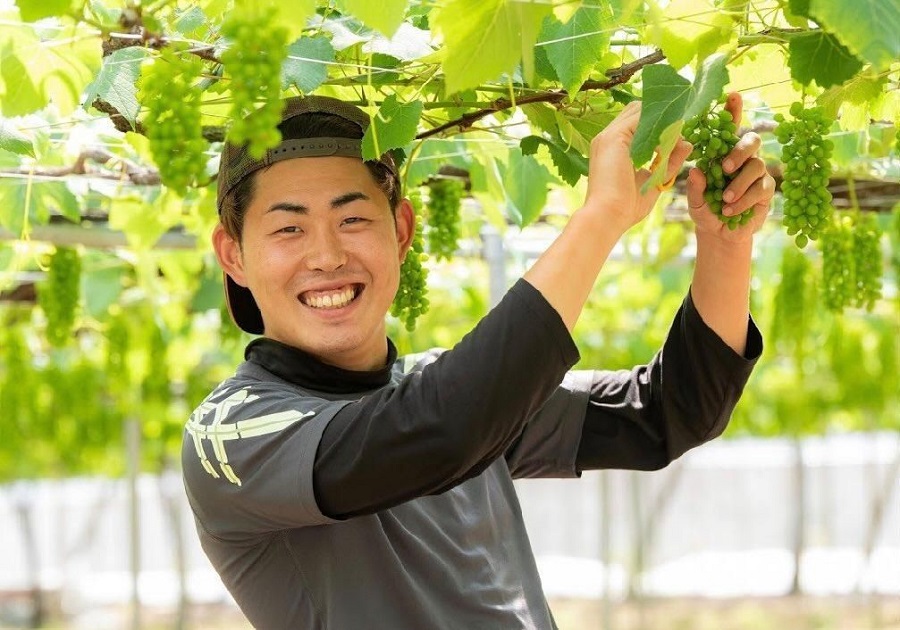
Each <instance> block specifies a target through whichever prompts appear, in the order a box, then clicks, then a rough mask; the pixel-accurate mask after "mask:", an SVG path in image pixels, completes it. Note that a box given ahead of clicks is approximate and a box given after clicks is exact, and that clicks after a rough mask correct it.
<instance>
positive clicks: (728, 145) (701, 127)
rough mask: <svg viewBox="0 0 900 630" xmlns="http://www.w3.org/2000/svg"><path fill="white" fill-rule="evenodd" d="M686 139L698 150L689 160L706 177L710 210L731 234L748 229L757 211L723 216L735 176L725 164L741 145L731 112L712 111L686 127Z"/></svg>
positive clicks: (709, 110)
mask: <svg viewBox="0 0 900 630" xmlns="http://www.w3.org/2000/svg"><path fill="white" fill-rule="evenodd" d="M724 102H725V96H724V95H723V96H721V97H720V98H719V100H718V103H719V104H721V103H724ZM683 134H684V137H685V138H686V139H687V140H688V142H690V143H691V144H692V145H694V149H693V150H692V151H691V154H690V155H689V156H688V159H690V160H696V162H697V168H699V169H700V170H701V171H703V175H705V176H706V191H705V192H704V193H703V197H704V199H705V200H706V203H707V205H709V209H710V210H712V212H713V213H714V214H715V215H716V216H717V217H719V220H720V221H722V223H724V224H725V225H727V226H728V229H729V230H734V229H737V228H738V227H739V226H741V225H744V224H745V223H747V221H749V220H750V218H751V217H752V216H753V208H747V209H746V210H744V211H743V212H741V213H740V214H734V215H731V216H726V215H724V214H723V213H722V209H723V208H724V207H725V204H726V202H725V201H724V200H723V198H722V195H723V193H724V191H725V188H726V187H727V186H728V184H730V183H731V180H732V179H734V174H729V173H726V172H725V171H724V170H723V169H722V160H724V159H725V156H727V155H728V154H729V153H730V152H731V150H732V149H733V148H734V145H736V144H737V142H738V136H737V125H736V124H735V122H734V119H733V118H732V116H731V112H729V111H727V110H725V109H720V110H716V109H715V108H713V107H711V108H708V109H706V110H704V111H702V112H701V113H699V114H697V115H696V116H694V117H693V118H690V119H688V120H687V121H685V123H684V131H683Z"/></svg>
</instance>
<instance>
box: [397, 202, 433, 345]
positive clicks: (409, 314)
mask: <svg viewBox="0 0 900 630" xmlns="http://www.w3.org/2000/svg"><path fill="white" fill-rule="evenodd" d="M409 200H410V202H411V203H412V206H413V209H414V210H415V220H416V224H415V234H413V240H412V246H411V247H410V250H409V251H408V252H407V253H406V258H404V259H403V264H402V265H401V267H400V286H399V288H398V289H397V295H396V296H395V297H394V302H393V304H392V305H391V315H393V316H394V317H397V318H399V319H400V320H401V321H403V323H404V325H405V326H406V329H407V330H409V331H412V330H415V328H416V319H417V318H418V317H419V315H423V314H424V313H426V312H427V311H428V298H427V297H426V295H427V292H428V270H427V269H426V268H425V267H423V266H422V262H423V261H424V260H426V259H427V258H428V254H426V253H425V247H424V244H423V242H422V241H423V239H422V224H423V221H422V196H421V193H419V191H417V190H416V191H411V192H410V193H409Z"/></svg>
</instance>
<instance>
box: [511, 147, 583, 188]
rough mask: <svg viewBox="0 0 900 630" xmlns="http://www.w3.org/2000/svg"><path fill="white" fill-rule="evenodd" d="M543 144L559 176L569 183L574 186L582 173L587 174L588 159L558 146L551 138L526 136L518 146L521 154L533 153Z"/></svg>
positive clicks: (576, 152)
mask: <svg viewBox="0 0 900 630" xmlns="http://www.w3.org/2000/svg"><path fill="white" fill-rule="evenodd" d="M542 144H543V145H544V146H545V147H547V149H549V151H550V159H551V160H553V165H554V166H555V167H556V171H557V172H558V173H559V176H560V177H562V178H563V180H564V181H565V182H566V183H567V184H568V185H569V186H574V185H575V184H577V183H578V180H579V179H581V176H582V175H587V174H588V159H587V158H586V157H584V156H583V155H581V154H580V153H578V151H574V150H573V149H571V148H568V149H567V148H566V147H563V146H560V145H559V144H557V143H556V142H554V141H552V140H548V139H546V138H541V137H540V136H526V137H524V138H522V140H521V142H520V143H519V147H520V148H521V149H522V154H523V155H534V154H535V153H537V150H538V147H539V146H540V145H542Z"/></svg>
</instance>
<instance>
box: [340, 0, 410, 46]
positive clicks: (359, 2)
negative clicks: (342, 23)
mask: <svg viewBox="0 0 900 630" xmlns="http://www.w3.org/2000/svg"><path fill="white" fill-rule="evenodd" d="M337 5H338V6H339V7H341V8H342V9H343V10H345V11H346V12H347V13H349V14H351V15H352V16H353V17H355V18H357V19H358V20H360V21H361V22H363V23H364V24H366V25H367V26H371V27H372V28H374V29H375V30H376V31H379V32H380V33H382V34H384V35H386V36H387V37H391V36H392V35H393V34H394V33H395V32H396V30H397V27H399V26H400V23H401V22H403V16H404V15H405V14H406V0H379V1H378V2H372V0H338V2H337Z"/></svg>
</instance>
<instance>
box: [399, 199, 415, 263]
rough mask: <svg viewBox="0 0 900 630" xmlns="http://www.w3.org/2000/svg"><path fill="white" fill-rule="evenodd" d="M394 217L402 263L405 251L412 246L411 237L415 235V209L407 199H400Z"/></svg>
mask: <svg viewBox="0 0 900 630" xmlns="http://www.w3.org/2000/svg"><path fill="white" fill-rule="evenodd" d="M394 218H395V223H396V224H397V244H398V245H399V246H400V248H399V249H400V262H401V263H402V262H403V259H404V258H406V252H408V251H409V248H410V247H412V242H413V237H414V236H415V235H416V211H415V209H414V208H413V205H412V203H410V201H409V199H403V200H401V201H400V205H398V206H397V211H396V212H395V213H394Z"/></svg>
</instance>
